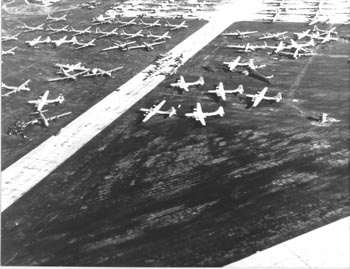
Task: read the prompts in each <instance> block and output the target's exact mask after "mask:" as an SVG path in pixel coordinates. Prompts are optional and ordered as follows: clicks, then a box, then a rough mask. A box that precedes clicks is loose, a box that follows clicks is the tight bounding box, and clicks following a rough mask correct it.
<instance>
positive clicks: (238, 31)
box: [221, 30, 258, 39]
mask: <svg viewBox="0 0 350 269" xmlns="http://www.w3.org/2000/svg"><path fill="white" fill-rule="evenodd" d="M257 32H258V31H246V32H241V31H240V30H236V31H235V32H231V33H222V34H221V35H223V36H236V37H237V38H241V39H243V38H246V37H247V35H251V34H255V33H257Z"/></svg>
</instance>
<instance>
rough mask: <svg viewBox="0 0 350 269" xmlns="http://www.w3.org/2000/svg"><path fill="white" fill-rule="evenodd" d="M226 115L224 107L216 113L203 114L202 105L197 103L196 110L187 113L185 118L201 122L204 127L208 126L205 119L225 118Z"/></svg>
mask: <svg viewBox="0 0 350 269" xmlns="http://www.w3.org/2000/svg"><path fill="white" fill-rule="evenodd" d="M224 114H225V112H224V108H223V107H222V106H220V107H219V108H218V109H217V110H216V111H214V112H203V111H202V106H201V104H200V103H197V106H196V108H194V109H193V112H192V113H186V114H185V116H186V117H188V118H194V119H195V120H196V121H199V122H200V123H201V124H202V125H203V126H205V125H206V122H205V118H207V117H213V116H220V117H223V116H224Z"/></svg>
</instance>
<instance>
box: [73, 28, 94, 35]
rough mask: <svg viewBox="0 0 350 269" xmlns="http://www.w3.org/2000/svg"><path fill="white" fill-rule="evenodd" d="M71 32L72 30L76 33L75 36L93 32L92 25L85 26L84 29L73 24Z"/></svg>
mask: <svg viewBox="0 0 350 269" xmlns="http://www.w3.org/2000/svg"><path fill="white" fill-rule="evenodd" d="M69 32H72V33H75V34H73V36H77V35H83V34H91V33H92V32H91V26H89V27H87V28H85V29H82V30H77V29H74V28H73V27H72V26H71V27H70V30H69Z"/></svg>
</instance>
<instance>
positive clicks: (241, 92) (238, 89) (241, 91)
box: [237, 84, 244, 94]
mask: <svg viewBox="0 0 350 269" xmlns="http://www.w3.org/2000/svg"><path fill="white" fill-rule="evenodd" d="M237 91H238V93H239V94H243V93H244V89H243V85H242V84H240V85H239V86H238V88H237Z"/></svg>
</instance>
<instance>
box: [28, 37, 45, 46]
mask: <svg viewBox="0 0 350 269" xmlns="http://www.w3.org/2000/svg"><path fill="white" fill-rule="evenodd" d="M40 39H41V36H38V37H37V38H34V39H33V40H28V41H25V42H24V43H26V44H28V45H29V46H30V47H34V46H36V45H38V44H45V43H46V44H48V43H51V38H50V37H49V36H48V37H46V38H45V39H43V40H40Z"/></svg>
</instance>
